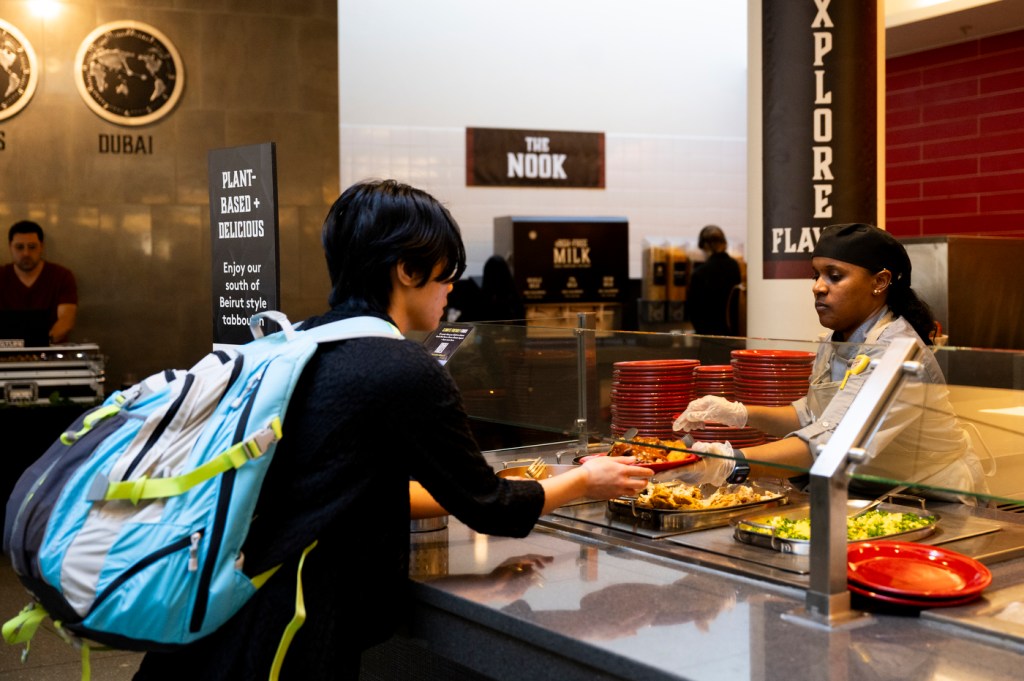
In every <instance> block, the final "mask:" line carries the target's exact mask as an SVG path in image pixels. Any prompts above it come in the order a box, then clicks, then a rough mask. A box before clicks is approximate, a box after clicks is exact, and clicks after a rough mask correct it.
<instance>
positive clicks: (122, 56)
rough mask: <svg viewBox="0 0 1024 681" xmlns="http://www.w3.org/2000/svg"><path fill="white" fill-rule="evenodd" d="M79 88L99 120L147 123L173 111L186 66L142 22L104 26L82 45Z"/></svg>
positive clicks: (162, 38) (78, 62) (166, 41)
mask: <svg viewBox="0 0 1024 681" xmlns="http://www.w3.org/2000/svg"><path fill="white" fill-rule="evenodd" d="M75 67H76V78H75V81H76V83H77V85H78V92H79V93H80V94H81V95H82V99H83V100H85V103H86V104H87V105H88V106H89V108H90V109H92V110H93V111H94V112H95V113H96V114H97V115H99V116H100V117H101V118H103V119H105V120H108V121H110V122H111V123H116V124H118V125H145V124H147V123H153V122H154V121H157V120H159V119H161V118H163V117H164V116H166V115H167V114H169V113H170V112H171V110H172V109H173V108H174V105H175V104H177V102H178V99H179V98H180V97H181V92H182V90H183V89H184V87H185V69H184V65H183V64H182V62H181V56H180V55H179V54H178V50H177V49H176V48H175V47H174V44H173V43H171V41H170V40H169V39H168V38H167V36H165V35H164V34H163V33H161V32H160V31H158V30H156V29H155V28H153V27H152V26H147V25H146V24H143V23H140V22H138V21H116V22H113V23H110V24H105V25H103V26H100V27H99V28H97V29H96V30H95V31H93V32H92V33H90V34H89V37H87V38H86V39H85V40H84V41H83V42H82V45H81V47H79V48H78V57H77V58H76V60H75Z"/></svg>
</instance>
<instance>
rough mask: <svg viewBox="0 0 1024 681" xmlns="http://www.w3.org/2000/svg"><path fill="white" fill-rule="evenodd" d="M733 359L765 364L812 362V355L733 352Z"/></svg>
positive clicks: (755, 351) (786, 351)
mask: <svg viewBox="0 0 1024 681" xmlns="http://www.w3.org/2000/svg"><path fill="white" fill-rule="evenodd" d="M731 354H732V357H733V358H735V359H752V360H755V361H767V362H813V361H814V353H813V352H807V351H806V350H733V351H732V353H731Z"/></svg>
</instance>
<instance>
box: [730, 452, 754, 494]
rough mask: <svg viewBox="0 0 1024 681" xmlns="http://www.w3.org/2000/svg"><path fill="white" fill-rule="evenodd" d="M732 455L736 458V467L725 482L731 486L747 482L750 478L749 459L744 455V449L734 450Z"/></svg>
mask: <svg viewBox="0 0 1024 681" xmlns="http://www.w3.org/2000/svg"><path fill="white" fill-rule="evenodd" d="M732 453H733V454H734V455H735V456H736V465H735V466H734V467H733V469H732V473H730V474H729V477H727V478H726V479H725V481H726V482H727V483H729V484H730V485H737V484H739V483H743V482H746V481H747V478H749V477H750V464H749V463H747V457H746V456H745V455H744V454H743V450H742V449H734V450H732Z"/></svg>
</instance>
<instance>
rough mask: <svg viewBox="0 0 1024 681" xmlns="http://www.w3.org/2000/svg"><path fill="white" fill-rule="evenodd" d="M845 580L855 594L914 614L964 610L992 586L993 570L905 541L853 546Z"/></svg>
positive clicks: (946, 550) (852, 544)
mask: <svg viewBox="0 0 1024 681" xmlns="http://www.w3.org/2000/svg"><path fill="white" fill-rule="evenodd" d="M846 577H847V586H848V587H849V589H850V591H851V592H853V593H855V594H858V595H860V596H862V597H864V598H868V599H871V600H875V601H879V602H881V603H886V604H894V605H906V606H912V607H915V608H942V607H949V606H954V605H964V604H966V603H970V602H971V601H973V600H975V599H977V598H979V597H980V596H981V592H982V591H983V590H984V589H985V587H987V586H988V585H989V584H991V583H992V573H991V572H989V569H988V568H987V567H985V566H984V565H982V564H981V563H979V562H978V561H976V560H975V559H973V558H971V557H969V556H965V555H963V554H961V553H956V552H955V551H950V550H948V549H943V548H940V547H938V546H929V545H927V544H915V543H913V542H901V541H865V542H854V543H851V544H850V545H849V548H848V549H847V551H846Z"/></svg>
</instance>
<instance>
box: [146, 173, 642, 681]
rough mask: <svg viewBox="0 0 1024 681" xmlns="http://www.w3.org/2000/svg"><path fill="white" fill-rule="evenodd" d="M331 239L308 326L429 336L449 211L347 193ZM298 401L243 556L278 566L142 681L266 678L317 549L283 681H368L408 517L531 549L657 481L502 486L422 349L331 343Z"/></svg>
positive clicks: (614, 469)
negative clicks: (561, 517)
mask: <svg viewBox="0 0 1024 681" xmlns="http://www.w3.org/2000/svg"><path fill="white" fill-rule="evenodd" d="M322 236H323V247H324V252H325V255H326V260H327V269H328V271H329V272H330V279H331V286H332V290H331V293H330V297H329V305H330V309H329V310H328V311H327V312H325V313H324V314H323V315H321V316H319V317H314V318H312V319H310V320H308V321H307V322H306V323H307V325H309V326H310V327H312V326H317V325H320V324H325V323H328V322H332V321H336V320H340V319H346V318H349V317H354V316H359V315H370V316H373V317H379V318H381V319H384V320H387V321H389V322H391V323H392V324H394V325H395V326H396V327H397V328H398V329H399V330H400V331H402V332H403V333H408V332H410V331H417V330H418V331H429V330H432V329H433V328H434V327H435V326H437V322H438V319H439V318H440V316H441V311H442V310H443V309H444V306H445V300H446V298H447V295H448V292H449V291H450V290H451V288H452V282H453V281H455V280H457V279H458V278H459V276H460V275H461V273H462V272H463V270H464V269H465V261H466V254H465V249H464V247H463V243H462V237H461V234H460V232H459V228H458V225H457V224H456V223H455V220H454V219H453V218H452V216H451V215H450V214H449V212H448V210H447V209H445V208H444V206H442V205H441V204H440V203H439V202H438V201H437V200H436V199H434V198H433V197H432V196H430V195H429V194H427V193H425V192H423V191H421V190H418V189H415V188H413V187H410V186H408V185H404V184H400V183H397V182H395V181H392V180H385V181H375V182H365V183H360V184H356V185H354V186H352V187H350V188H348V189H346V190H345V191H344V192H343V193H342V195H341V196H340V197H339V198H338V200H337V201H335V203H334V205H333V206H332V207H331V209H330V212H329V213H328V215H327V218H326V220H325V222H324V226H323V232H322ZM289 404H290V406H289V408H288V411H287V414H286V418H285V420H284V423H285V424H286V426H285V433H286V436H285V437H284V438H283V439H282V440H281V444H280V449H279V450H278V452H277V456H275V457H274V461H273V463H272V465H271V468H270V470H269V472H268V474H267V482H266V483H265V484H264V487H263V489H262V490H261V493H260V498H259V501H258V503H257V507H256V513H255V519H254V521H253V524H252V527H251V530H250V533H249V536H248V538H247V539H246V541H245V544H244V545H243V547H242V555H243V556H244V568H243V569H244V571H245V573H246V574H247V575H250V576H253V575H258V574H261V573H263V572H264V571H266V570H268V569H270V568H273V567H274V566H278V565H280V566H281V569H279V570H278V571H277V572H276V573H275V574H274V575H273V576H272V577H271V578H270V579H269V580H268V581H267V582H266V584H264V585H263V586H262V587H261V588H260V589H259V590H258V591H257V592H256V593H255V595H254V596H253V597H252V598H251V599H250V600H249V601H248V602H247V603H246V604H245V606H243V607H242V609H241V610H240V611H239V612H238V613H237V614H236V615H235V616H234V617H233V618H232V619H231V620H229V621H228V622H227V623H225V625H224V626H223V627H222V628H221V629H219V630H218V631H216V632H214V633H213V634H212V635H210V636H208V637H206V638H204V639H201V640H199V641H197V642H195V643H193V644H190V645H187V646H183V647H182V648H180V649H176V650H174V651H169V652H160V653H155V652H154V653H148V654H147V655H146V656H145V657H144V658H143V661H142V664H141V666H140V668H139V670H138V672H137V674H136V676H135V678H136V679H137V680H139V681H143V680H147V681H148V680H153V679H172V680H173V681H181V679H189V680H190V681H203V680H210V679H224V680H228V679H230V680H232V681H235V680H238V679H265V678H268V672H269V670H270V668H271V664H272V660H273V658H274V656H275V652H276V650H277V647H278V643H279V642H280V641H281V637H282V634H283V633H284V631H285V628H286V626H287V625H288V622H289V620H290V619H291V618H292V615H293V612H294V611H295V601H296V586H297V583H296V581H297V580H296V569H297V567H298V565H299V561H300V560H301V556H302V553H303V550H304V549H305V548H306V547H308V546H309V545H310V544H311V543H312V542H313V541H314V540H316V541H317V545H316V546H315V548H313V549H312V550H311V551H310V552H309V553H308V556H306V558H305V561H304V567H303V570H302V589H303V592H304V593H305V603H306V621H305V623H304V624H303V626H302V627H301V628H300V629H299V630H298V633H297V634H296V635H295V638H294V639H293V641H292V643H291V647H290V648H289V650H288V654H287V657H286V658H285V661H284V665H283V668H282V673H281V677H280V678H282V679H295V680H299V679H301V680H303V681H305V680H320V679H332V680H334V679H353V680H354V679H357V678H358V677H359V667H360V657H361V654H362V651H363V650H364V649H366V648H368V647H370V646H372V645H374V644H376V643H379V642H381V641H383V640H385V639H387V638H388V637H389V636H390V635H391V634H392V633H393V632H394V630H395V629H396V628H397V626H398V624H399V622H400V621H401V619H402V617H403V614H404V612H405V608H406V607H408V606H409V604H410V601H411V598H410V596H409V592H408V588H407V585H408V584H409V544H410V539H409V529H410V525H409V523H410V519H419V518H429V517H437V516H442V515H445V514H447V513H449V512H450V513H451V514H452V515H454V516H455V517H456V518H458V519H459V520H461V521H462V522H464V523H465V524H467V525H468V526H469V527H471V528H472V529H474V530H476V531H477V532H481V533H487V534H497V535H504V536H513V537H523V536H526V535H527V534H529V533H530V531H531V530H532V528H533V526H534V523H536V521H537V519H538V518H539V517H540V516H541V515H542V514H545V513H550V512H551V511H553V510H554V509H555V508H557V507H559V506H562V505H564V504H566V503H568V502H569V501H571V500H573V499H576V498H580V497H590V498H596V499H608V498H612V497H615V496H618V495H622V494H636V493H637V492H638V491H639V490H640V489H643V488H644V487H645V486H646V484H647V480H648V479H649V477H650V475H651V472H650V471H648V470H647V469H645V468H642V467H639V466H633V465H629V464H632V463H633V462H634V460H633V459H632V458H625V457H623V458H619V457H614V458H613V457H596V458H595V459H593V460H591V461H588V462H587V463H586V464H584V465H582V466H580V467H578V468H574V469H572V470H571V471H569V472H566V473H563V474H561V475H557V476H554V477H550V478H547V479H543V480H539V481H538V480H527V479H523V480H509V479H503V478H499V477H498V476H497V475H496V474H495V472H494V471H493V470H492V468H491V466H490V465H489V464H488V462H487V461H486V460H485V458H484V456H483V455H482V454H481V452H480V449H479V447H478V446H477V443H476V441H475V440H474V438H473V435H472V433H471V430H470V425H469V422H468V418H467V416H466V413H465V411H464V410H463V407H462V400H461V398H460V395H459V390H458V388H457V387H456V386H455V383H454V381H453V380H452V378H451V376H450V375H449V374H448V372H447V370H446V369H445V368H444V367H442V366H440V365H439V364H438V362H437V361H436V360H435V359H434V358H433V357H432V356H431V354H430V352H429V351H428V350H427V349H426V348H425V347H423V345H422V344H421V343H418V342H415V341H413V340H396V339H393V338H354V339H350V340H345V341H338V342H334V343H326V344H321V345H320V346H319V348H318V349H317V351H316V354H315V355H314V356H313V358H312V359H311V360H310V362H309V364H308V365H307V367H306V369H305V370H304V372H303V374H302V377H301V378H300V380H299V383H298V385H297V386H296V388H295V392H294V395H293V397H292V399H291V402H290V403H289ZM411 480H412V481H414V482H410V481H411Z"/></svg>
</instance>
